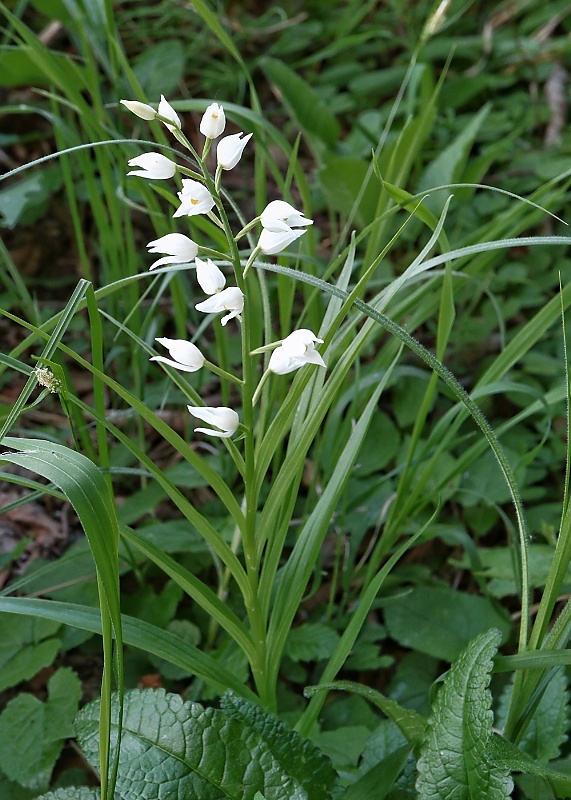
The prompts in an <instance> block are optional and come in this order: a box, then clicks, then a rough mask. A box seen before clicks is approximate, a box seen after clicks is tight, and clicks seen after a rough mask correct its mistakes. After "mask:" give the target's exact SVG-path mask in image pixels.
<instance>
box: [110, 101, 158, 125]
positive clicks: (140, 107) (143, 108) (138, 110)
mask: <svg viewBox="0 0 571 800" xmlns="http://www.w3.org/2000/svg"><path fill="white" fill-rule="evenodd" d="M119 102H120V103H122V105H124V106H125V108H126V109H127V111H130V112H131V114H134V115H135V116H136V117H140V118H141V119H146V120H150V119H154V118H155V117H156V116H157V112H156V111H155V109H154V108H153V107H152V106H149V105H147V103H139V101H138V100H119Z"/></svg>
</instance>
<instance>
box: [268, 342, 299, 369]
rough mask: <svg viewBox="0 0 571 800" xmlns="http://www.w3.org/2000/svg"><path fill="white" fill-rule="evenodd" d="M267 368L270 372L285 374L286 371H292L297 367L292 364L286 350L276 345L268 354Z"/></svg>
mask: <svg viewBox="0 0 571 800" xmlns="http://www.w3.org/2000/svg"><path fill="white" fill-rule="evenodd" d="M268 369H269V370H270V372H275V374H276V375H287V373H288V372H293V371H294V369H297V367H296V366H295V365H292V361H291V358H290V356H289V353H288V352H287V350H285V349H284V348H283V347H276V349H275V350H274V351H273V352H272V355H271V356H270V362H269V364H268Z"/></svg>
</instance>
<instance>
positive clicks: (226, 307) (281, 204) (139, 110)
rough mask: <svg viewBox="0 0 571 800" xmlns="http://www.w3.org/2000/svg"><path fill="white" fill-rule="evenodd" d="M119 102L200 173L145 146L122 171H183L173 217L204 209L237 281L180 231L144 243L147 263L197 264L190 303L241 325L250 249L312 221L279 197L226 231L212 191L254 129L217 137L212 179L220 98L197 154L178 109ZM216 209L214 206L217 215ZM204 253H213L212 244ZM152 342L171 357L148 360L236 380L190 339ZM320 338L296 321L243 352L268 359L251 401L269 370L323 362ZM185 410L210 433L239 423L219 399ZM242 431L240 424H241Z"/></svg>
mask: <svg viewBox="0 0 571 800" xmlns="http://www.w3.org/2000/svg"><path fill="white" fill-rule="evenodd" d="M121 103H122V104H123V105H124V106H125V107H126V108H127V109H128V110H129V111H131V112H132V113H133V114H135V115H136V116H138V117H140V118H141V119H144V120H155V119H157V120H159V121H160V122H162V123H163V124H164V125H165V127H166V128H167V129H168V130H169V131H170V132H171V133H172V134H173V135H174V136H175V138H176V139H177V141H178V142H179V143H180V144H182V145H183V146H184V147H185V148H186V149H187V150H189V151H190V152H191V154H192V155H193V157H194V159H195V160H196V162H197V164H198V166H199V169H200V170H201V173H202V174H200V173H198V172H195V171H193V170H189V169H188V168H187V167H184V166H181V165H178V164H177V163H176V162H175V161H173V160H172V159H171V158H167V157H166V156H163V155H162V154H161V153H155V152H150V153H144V154H142V155H139V156H137V157H136V158H132V159H131V160H130V161H129V162H128V163H129V166H130V167H137V168H138V169H133V170H131V171H130V172H128V175H135V176H139V177H142V178H147V179H149V180H153V181H154V180H167V179H170V178H173V177H174V176H175V175H177V173H179V174H180V175H181V176H182V175H184V176H185V177H182V178H181V188H180V191H178V192H177V196H178V199H179V202H180V205H179V206H178V208H177V209H176V211H175V212H174V214H173V218H180V217H193V216H196V215H200V214H204V215H206V216H208V217H209V219H210V220H211V221H212V222H214V224H215V225H216V226H217V227H219V228H222V229H223V230H224V231H225V233H226V236H227V238H228V243H229V246H230V249H231V251H232V254H233V255H232V258H231V263H233V264H234V270H235V273H236V275H235V277H236V283H237V284H238V285H236V286H226V277H225V275H224V273H223V272H222V270H221V269H220V267H219V266H218V265H217V264H216V263H215V262H214V261H213V260H212V259H211V258H207V259H206V260H203V259H201V258H199V257H198V253H199V251H200V249H201V247H200V246H199V245H198V244H197V243H196V242H194V241H193V240H192V239H191V238H190V237H189V236H186V235H185V234H182V233H168V234H166V235H165V236H162V237H160V238H159V239H155V240H153V241H151V242H149V243H148V245H147V248H148V250H149V253H152V254H159V255H160V254H162V256H161V257H160V258H158V259H157V260H156V261H154V262H153V263H152V264H151V266H150V269H151V270H154V269H157V268H159V267H170V266H173V265H181V264H190V266H191V267H194V268H195V269H196V278H197V281H198V284H199V285H200V288H201V289H202V290H203V291H204V293H205V294H206V295H208V297H207V298H206V299H205V300H203V301H201V302H199V303H196V305H195V308H196V310H197V311H201V312H202V313H204V314H219V313H224V312H227V313H225V314H224V316H222V318H221V323H222V325H224V326H225V325H226V324H227V323H228V322H229V321H230V320H232V319H236V320H237V321H238V322H239V323H240V324H241V325H243V319H242V315H243V311H244V303H245V302H246V299H245V291H244V290H245V289H246V281H245V278H246V275H247V273H248V271H249V269H250V267H251V266H252V265H253V264H254V262H255V260H256V258H257V256H258V255H259V254H260V253H264V254H265V255H274V254H277V253H281V252H282V251H283V250H284V249H285V248H286V247H288V246H289V245H291V244H292V243H293V242H294V241H295V240H296V239H298V238H299V237H300V236H303V234H304V233H305V232H306V230H307V227H308V226H309V225H313V220H311V219H308V218H306V217H305V216H304V215H303V214H302V213H300V212H299V211H297V209H295V208H294V207H293V206H292V205H290V204H289V203H287V202H285V201H284V200H273V201H272V202H270V203H269V204H268V205H267V206H266V208H265V209H264V211H263V212H262V213H261V214H260V216H259V217H256V218H255V219H254V220H252V221H251V222H250V223H248V224H247V225H246V226H244V228H243V229H242V230H241V231H240V232H239V233H238V234H237V235H236V236H232V233H231V231H230V229H229V226H228V222H227V218H226V217H225V214H224V213H223V205H222V198H221V196H220V191H219V190H220V183H221V177H222V171H224V170H231V169H233V168H234V167H235V166H236V165H237V164H238V162H239V161H240V158H241V156H242V153H243V152H244V149H245V147H246V145H247V144H248V142H249V141H250V139H251V138H252V136H253V134H252V133H248V134H244V133H242V132H239V133H236V134H231V135H229V136H223V137H222V138H220V139H219V141H218V143H217V147H216V163H217V168H216V174H215V176H214V180H213V179H212V176H211V175H210V174H209V172H208V171H207V169H206V166H205V161H206V157H207V155H208V153H209V151H210V148H211V145H212V142H213V140H214V139H218V137H220V136H222V134H223V133H224V130H225V127H226V115H225V113H224V109H223V107H222V106H221V105H219V104H218V103H212V104H211V105H209V106H208V108H207V109H206V111H205V112H204V115H203V117H202V120H201V122H200V133H201V134H202V135H203V136H204V137H205V143H204V149H203V152H202V155H201V156H199V155H198V153H196V151H195V150H194V148H193V147H192V145H191V144H190V142H189V141H188V140H187V138H186V137H185V135H184V133H183V132H182V125H181V121H180V118H179V116H178V114H177V113H176V111H175V110H174V109H173V108H172V106H171V105H170V103H169V102H168V101H167V100H166V99H165V98H164V97H163V96H162V95H161V101H160V103H159V105H158V108H157V110H156V111H155V109H154V108H153V107H152V106H151V105H148V104H147V103H141V102H138V101H134V100H121ZM216 212H218V215H217V213H216ZM258 223H260V224H261V226H262V231H261V234H260V237H259V239H258V243H257V245H256V246H255V247H254V248H253V249H252V252H251V253H250V255H249V257H248V260H247V262H246V263H245V265H244V266H243V265H242V260H241V259H240V257H239V253H238V250H237V245H236V242H237V241H238V239H240V238H241V237H242V236H243V235H245V234H246V233H247V232H249V231H250V230H251V229H252V228H253V227H254V226H255V225H256V224H258ZM208 252H209V253H213V251H211V250H210V251H208ZM192 262H193V263H192ZM220 262H221V263H222V265H224V259H222V258H221V259H220ZM226 263H227V262H226ZM237 265H239V267H240V268H239V269H237ZM156 341H157V342H158V343H159V344H161V345H163V346H164V347H166V349H167V350H168V352H169V355H170V358H167V357H165V356H161V355H158V356H153V357H152V358H151V361H157V362H159V363H163V364H166V365H168V366H170V367H173V368H174V369H177V370H180V371H182V372H196V371H197V370H199V369H201V368H202V367H203V366H206V367H209V368H211V369H212V370H213V371H214V372H216V373H217V374H218V375H221V376H226V377H228V378H230V379H231V380H233V381H234V382H237V383H243V382H242V381H240V380H239V379H237V378H235V377H234V376H231V375H229V374H228V373H226V372H224V370H221V369H220V368H219V367H215V366H214V365H213V364H211V363H210V362H208V361H207V360H206V359H205V357H204V356H203V354H202V353H201V352H200V350H199V349H198V347H197V346H196V345H195V344H193V343H192V342H189V341H185V340H182V339H168V338H164V337H158V338H157V339H156ZM322 343H323V340H322V339H319V338H318V337H317V336H315V334H314V333H312V331H310V330H307V329H305V328H303V329H300V330H296V331H293V333H291V334H290V335H289V336H286V337H285V339H283V340H281V341H277V342H274V343H270V344H268V345H266V346H264V347H262V348H259V349H258V350H256V351H252V352H249V353H248V352H247V353H246V354H245V355H246V356H253V355H255V354H256V353H260V352H264V351H267V350H272V351H273V352H272V353H271V356H270V359H269V362H268V368H267V370H266V372H265V373H264V375H263V376H262V378H261V380H260V381H259V384H258V386H257V388H256V390H255V391H254V392H253V394H252V396H251V398H250V402H251V403H252V405H253V404H254V403H255V402H256V401H257V399H258V397H259V395H260V392H261V388H262V386H263V385H264V383H265V381H266V380H267V378H268V376H269V374H270V373H274V374H277V375H286V374H288V373H290V372H293V371H295V370H297V369H299V368H300V367H303V366H304V365H306V364H317V365H318V366H321V367H325V362H324V361H323V358H322V357H321V355H320V354H319V353H318V352H317V350H316V349H315V345H316V344H322ZM188 410H189V412H190V414H191V415H192V416H193V417H195V418H196V419H199V420H201V421H203V422H205V423H206V424H208V425H209V426H211V427H208V428H197V429H196V430H197V431H200V432H202V433H207V434H210V435H211V436H218V437H221V438H230V437H231V436H232V435H233V434H234V433H235V432H236V431H237V430H238V428H239V427H240V421H239V417H238V414H237V413H236V411H234V410H233V409H231V408H227V407H225V406H223V407H218V408H212V407H207V406H202V407H201V406H199V407H195V406H188ZM242 427H243V426H242ZM245 430H246V431H247V428H246V429H245Z"/></svg>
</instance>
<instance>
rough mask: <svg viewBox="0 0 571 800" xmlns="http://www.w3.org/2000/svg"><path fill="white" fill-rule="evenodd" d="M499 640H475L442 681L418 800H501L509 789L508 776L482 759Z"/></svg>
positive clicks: (489, 636)
mask: <svg viewBox="0 0 571 800" xmlns="http://www.w3.org/2000/svg"><path fill="white" fill-rule="evenodd" d="M500 640H501V634H500V632H499V631H497V630H491V631H488V632H487V633H484V634H482V635H481V636H478V637H477V638H476V639H474V641H473V642H471V643H470V644H469V645H468V647H467V648H466V650H464V652H463V653H461V655H460V656H459V658H458V660H457V661H456V663H455V664H454V665H453V666H452V668H451V669H450V672H449V673H448V675H447V676H446V678H445V680H444V684H443V686H442V688H441V690H440V692H439V694H438V697H437V698H436V702H435V704H434V709H433V712H432V715H431V717H430V718H429V721H428V725H429V727H428V733H427V737H426V741H425V743H424V746H423V748H422V753H421V756H420V758H419V760H418V764H417V768H418V772H419V776H418V780H417V783H416V788H417V791H418V796H419V798H420V800H449V798H451V797H453V798H454V800H504V798H508V797H509V796H510V794H511V791H512V789H513V781H512V780H511V778H510V775H509V770H507V769H505V768H504V769H502V768H499V767H494V766H493V765H491V764H490V763H489V762H488V760H487V758H486V748H487V745H488V742H489V740H490V737H491V735H492V712H491V710H490V706H491V694H490V691H489V683H490V672H491V669H492V659H493V657H494V655H495V653H496V650H497V648H498V645H499V643H500Z"/></svg>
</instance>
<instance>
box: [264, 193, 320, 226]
mask: <svg viewBox="0 0 571 800" xmlns="http://www.w3.org/2000/svg"><path fill="white" fill-rule="evenodd" d="M260 222H261V223H262V227H263V228H264V229H265V230H268V231H276V232H277V231H286V232H287V230H288V229H290V228H303V227H306V226H307V225H313V220H312V219H307V218H306V217H304V216H303V214H301V213H300V212H299V211H297V210H296V209H295V208H294V207H293V206H290V204H289V203H286V202H285V200H272V202H271V203H268V205H267V206H266V207H265V209H264V210H263V211H262V214H261V216H260Z"/></svg>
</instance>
